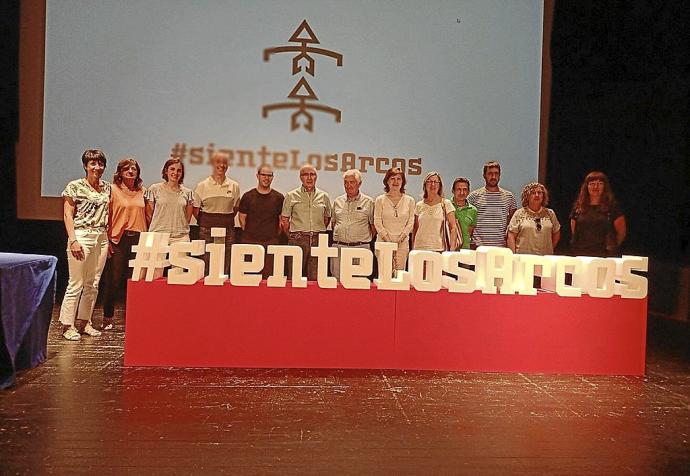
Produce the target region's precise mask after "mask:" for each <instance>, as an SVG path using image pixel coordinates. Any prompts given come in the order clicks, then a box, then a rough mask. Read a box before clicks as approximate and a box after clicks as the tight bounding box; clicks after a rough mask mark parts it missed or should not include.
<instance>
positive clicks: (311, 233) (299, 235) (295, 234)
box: [289, 231, 326, 240]
mask: <svg viewBox="0 0 690 476" xmlns="http://www.w3.org/2000/svg"><path fill="white" fill-rule="evenodd" d="M321 233H326V232H325V231H291V232H290V234H289V237H290V238H294V239H295V240H299V239H300V238H302V237H303V236H304V237H307V236H308V237H309V238H314V237H315V236H319V234H321Z"/></svg>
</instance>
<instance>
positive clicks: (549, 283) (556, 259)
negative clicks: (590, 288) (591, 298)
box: [541, 256, 585, 297]
mask: <svg viewBox="0 0 690 476" xmlns="http://www.w3.org/2000/svg"><path fill="white" fill-rule="evenodd" d="M546 258H548V259H549V261H551V276H550V277H544V278H542V280H541V287H542V288H544V289H547V290H549V291H556V294H558V295H559V296H568V297H580V296H582V289H580V288H579V287H577V285H576V284H575V276H577V275H579V274H582V272H583V271H584V269H585V266H584V264H583V263H582V261H580V259H579V258H575V257H572V256H546ZM566 273H572V274H573V286H568V285H567V284H565V275H566Z"/></svg>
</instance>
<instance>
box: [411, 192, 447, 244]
mask: <svg viewBox="0 0 690 476" xmlns="http://www.w3.org/2000/svg"><path fill="white" fill-rule="evenodd" d="M454 210H455V208H454V207H453V204H452V203H451V202H450V200H447V199H445V198H444V199H443V201H441V202H439V203H437V204H435V205H427V204H426V203H424V200H421V201H419V202H417V206H416V207H415V211H414V214H415V215H416V216H417V233H416V234H415V238H414V249H415V250H430V251H443V250H444V249H445V245H444V243H443V226H444V225H443V221H444V218H445V215H447V214H448V213H452V212H453V211H454Z"/></svg>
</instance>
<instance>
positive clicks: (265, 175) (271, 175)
mask: <svg viewBox="0 0 690 476" xmlns="http://www.w3.org/2000/svg"><path fill="white" fill-rule="evenodd" d="M259 175H260V176H261V177H273V174H262V173H259Z"/></svg>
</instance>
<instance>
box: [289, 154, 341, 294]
mask: <svg viewBox="0 0 690 476" xmlns="http://www.w3.org/2000/svg"><path fill="white" fill-rule="evenodd" d="M299 179H300V181H301V182H302V186H301V187H298V188H296V189H294V190H291V191H290V192H288V193H287V195H285V201H284V202H283V210H282V212H281V217H280V220H281V224H282V226H283V230H284V231H285V232H286V233H287V234H288V244H290V245H294V246H299V247H300V248H302V253H303V254H302V274H305V272H306V276H307V279H309V280H312V281H313V280H315V279H316V270H317V260H316V258H312V256H311V247H312V246H316V245H318V243H319V233H325V232H326V228H327V227H328V223H329V222H330V220H331V199H330V198H329V197H328V194H327V193H326V192H324V191H323V190H319V189H318V188H316V169H315V168H314V167H313V166H312V165H309V164H307V165H303V166H302V168H300V169H299Z"/></svg>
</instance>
